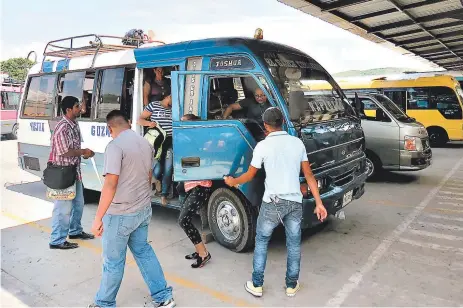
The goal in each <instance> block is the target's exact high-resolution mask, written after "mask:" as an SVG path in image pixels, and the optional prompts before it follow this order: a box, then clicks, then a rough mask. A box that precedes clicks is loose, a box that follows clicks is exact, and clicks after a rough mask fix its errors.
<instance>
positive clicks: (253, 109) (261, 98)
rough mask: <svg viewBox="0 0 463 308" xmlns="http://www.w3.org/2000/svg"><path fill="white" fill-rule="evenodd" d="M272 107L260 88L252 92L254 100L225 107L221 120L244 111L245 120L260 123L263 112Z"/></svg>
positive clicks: (242, 101) (246, 100) (249, 99)
mask: <svg viewBox="0 0 463 308" xmlns="http://www.w3.org/2000/svg"><path fill="white" fill-rule="evenodd" d="M270 107H272V105H270V103H269V101H268V100H267V96H266V95H265V94H264V91H262V90H261V89H260V88H257V89H256V90H255V91H254V99H251V98H245V99H243V100H241V101H239V102H237V103H233V104H231V105H229V106H228V107H227V109H226V110H225V112H224V113H223V118H224V119H227V118H228V117H229V116H230V115H231V114H232V112H233V111H235V110H242V109H245V111H246V118H248V119H253V120H256V121H258V122H262V114H263V113H264V111H265V110H267V109H268V108H270Z"/></svg>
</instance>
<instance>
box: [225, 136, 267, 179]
mask: <svg viewBox="0 0 463 308" xmlns="http://www.w3.org/2000/svg"><path fill="white" fill-rule="evenodd" d="M263 154H264V153H263V150H262V146H261V144H260V143H258V144H257V145H256V147H255V148H254V153H253V154H252V160H251V164H250V165H249V168H248V171H246V172H245V173H243V174H242V175H240V176H239V177H237V178H234V177H232V176H226V177H225V178H224V180H225V184H227V185H228V186H231V187H234V186H237V185H240V184H244V183H247V182H250V181H252V179H253V178H254V177H255V176H256V174H257V171H259V169H260V168H262V163H263V162H264V155H263Z"/></svg>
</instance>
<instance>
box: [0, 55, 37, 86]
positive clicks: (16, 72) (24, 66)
mask: <svg viewBox="0 0 463 308" xmlns="http://www.w3.org/2000/svg"><path fill="white" fill-rule="evenodd" d="M32 65H34V62H33V61H31V60H28V59H25V58H12V59H8V60H5V61H2V62H0V69H1V71H2V72H4V73H8V75H9V76H10V78H13V79H15V80H18V81H24V79H25V78H26V75H27V71H28V70H29V69H30V68H31V67H32Z"/></svg>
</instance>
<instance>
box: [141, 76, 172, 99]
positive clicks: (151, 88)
mask: <svg viewBox="0 0 463 308" xmlns="http://www.w3.org/2000/svg"><path fill="white" fill-rule="evenodd" d="M145 72H146V74H147V75H148V76H147V78H146V79H145V82H144V84H143V105H144V106H147V105H148V103H149V102H153V101H161V100H163V99H164V98H165V97H166V96H169V95H170V93H171V88H170V80H169V79H167V78H166V77H165V76H164V68H162V67H155V68H153V69H152V70H145Z"/></svg>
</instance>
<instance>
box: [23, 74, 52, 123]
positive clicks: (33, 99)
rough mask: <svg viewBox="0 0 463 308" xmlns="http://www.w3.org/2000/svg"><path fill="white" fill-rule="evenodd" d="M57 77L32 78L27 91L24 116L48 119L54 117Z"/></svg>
mask: <svg viewBox="0 0 463 308" xmlns="http://www.w3.org/2000/svg"><path fill="white" fill-rule="evenodd" d="M55 82H56V75H43V76H37V77H32V78H31V81H30V82H29V88H28V89H27V95H26V99H25V100H24V108H23V113H22V115H23V116H25V117H34V118H47V117H52V116H53V101H54V89H55Z"/></svg>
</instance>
